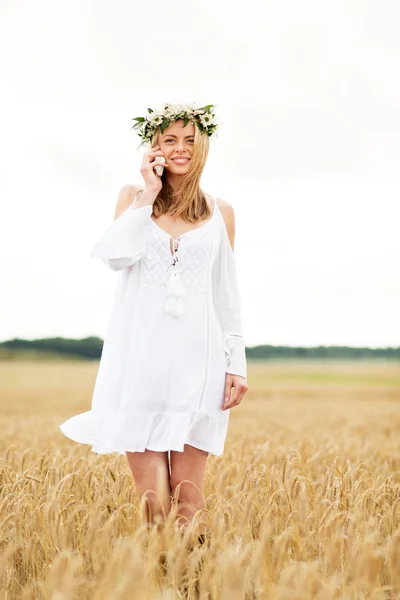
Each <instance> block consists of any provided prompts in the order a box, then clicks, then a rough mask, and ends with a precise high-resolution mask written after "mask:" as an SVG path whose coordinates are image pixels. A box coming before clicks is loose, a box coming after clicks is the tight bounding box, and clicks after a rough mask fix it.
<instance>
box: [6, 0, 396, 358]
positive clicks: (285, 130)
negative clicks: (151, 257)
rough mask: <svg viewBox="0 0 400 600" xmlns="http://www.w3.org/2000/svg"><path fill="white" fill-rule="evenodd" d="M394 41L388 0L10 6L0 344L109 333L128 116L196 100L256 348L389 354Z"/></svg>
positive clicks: (134, 147) (210, 183) (129, 143)
mask: <svg viewBox="0 0 400 600" xmlns="http://www.w3.org/2000/svg"><path fill="white" fill-rule="evenodd" d="M399 31H400V4H399V3H398V2H397V1H395V0H393V1H390V2H389V1H386V0H379V1H378V0H377V1H375V2H371V1H368V0H359V1H356V0H336V2H330V3H327V2H321V0H315V1H310V0H303V1H302V2H298V0H290V1H289V0H287V1H280V2H277V1H275V2H269V1H266V0H264V1H262V2H261V0H258V1H255V0H249V1H247V2H246V3H244V4H243V3H232V2H228V1H224V0H213V1H212V2H210V1H209V0H204V1H203V2H202V3H201V4H199V3H196V4H195V3H194V2H185V3H180V2H173V3H166V2H160V1H158V0H155V1H152V2H147V3H144V2H142V3H140V4H138V3H133V2H128V1H127V0H124V1H121V0H120V1H118V0H117V1H115V2H112V3H111V2H104V1H103V0H96V1H95V0H92V1H88V0H79V1H78V0H69V1H68V2H55V1H54V0H53V1H52V2H50V1H49V0H46V1H44V0H37V1H36V2H32V1H29V2H28V1H24V0H14V1H13V2H11V1H10V0H8V1H7V0H1V1H0V65H1V81H0V83H1V96H0V108H1V112H0V115H1V116H0V118H1V136H0V139H1V151H0V153H1V154H0V164H1V178H0V195H1V201H2V218H1V221H0V256H1V274H0V275H1V284H2V286H1V287H2V290H1V294H0V315H1V317H0V318H1V322H0V338H1V340H2V341H3V340H6V339H10V338H12V337H23V338H28V339H33V338H37V337H48V336H57V335H60V336H66V337H86V336H89V335H99V336H101V337H103V336H104V334H105V330H106V326H107V321H108V316H109V311H110V308H111V304H112V298H113V293H114V286H115V282H116V276H117V274H116V273H114V272H112V271H110V270H109V269H107V267H105V266H104V265H103V264H102V263H101V262H100V261H99V260H98V259H92V258H90V257H89V254H90V251H91V248H92V246H93V245H94V243H95V242H96V241H97V239H98V238H99V237H100V235H101V234H102V233H103V231H104V230H105V229H106V228H107V227H108V225H109V223H110V222H111V221H112V219H113V214H114V207H115V202H116V198H117V195H118V192H119V190H120V188H121V187H122V186H123V185H125V184H127V183H136V184H141V183H142V182H143V180H142V177H141V175H140V172H139V168H140V164H141V160H142V155H143V152H144V149H143V148H142V149H140V150H138V146H139V143H140V139H139V137H138V135H137V133H136V132H135V131H133V130H131V126H132V118H133V117H136V116H140V115H144V114H145V112H146V109H147V107H155V108H156V107H159V106H160V105H162V104H163V103H164V102H189V101H192V100H194V101H196V102H199V103H201V104H215V105H216V111H217V116H218V118H219V120H220V121H222V122H223V123H222V125H221V128H220V132H219V134H218V137H217V138H212V139H211V151H210V154H209V158H208V161H207V165H206V168H205V170H204V174H203V177H202V181H201V185H202V187H203V189H204V190H205V191H207V192H209V193H211V194H213V195H216V196H219V197H220V198H223V199H224V200H227V201H228V202H230V203H231V204H232V205H233V207H234V210H235V214H236V243H235V254H236V262H237V269H238V277H239V284H240V289H241V296H242V310H243V327H244V334H245V338H246V342H247V345H248V346H253V345H256V344H289V345H316V344H333V345H337V344H345V345H352V346H357V345H369V346H388V345H391V346H398V345H399V344H400V319H399V306H400V279H399V258H400V252H399V251H400V235H399V216H400V215H399V212H400V211H399V195H400V169H399V164H400V77H399V73H400V36H399Z"/></svg>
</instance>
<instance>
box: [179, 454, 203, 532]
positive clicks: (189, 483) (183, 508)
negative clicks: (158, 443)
mask: <svg viewBox="0 0 400 600" xmlns="http://www.w3.org/2000/svg"><path fill="white" fill-rule="evenodd" d="M207 458H208V452H205V451H204V450H200V449H199V448H195V447H194V446H190V445H189V444H185V446H184V451H183V452H176V451H175V450H171V478H170V485H171V490H172V494H175V492H177V497H178V513H179V515H180V517H179V518H178V523H179V524H182V525H187V524H188V523H189V522H190V521H191V520H192V518H193V517H194V515H195V514H196V512H197V511H198V510H200V509H202V508H205V506H206V505H205V501H204V491H203V483H204V470H205V467H206V463H207ZM177 488H178V489H177Z"/></svg>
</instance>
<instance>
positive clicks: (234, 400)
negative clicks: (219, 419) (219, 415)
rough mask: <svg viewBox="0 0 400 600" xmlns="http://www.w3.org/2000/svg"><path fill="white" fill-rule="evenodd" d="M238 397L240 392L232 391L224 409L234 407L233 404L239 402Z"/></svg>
mask: <svg viewBox="0 0 400 600" xmlns="http://www.w3.org/2000/svg"><path fill="white" fill-rule="evenodd" d="M237 399H238V394H237V392H236V390H235V391H234V392H233V393H232V395H231V398H230V399H229V400H228V402H225V404H224V408H223V410H227V409H228V408H232V407H233V406H235V404H237Z"/></svg>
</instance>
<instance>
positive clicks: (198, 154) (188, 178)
mask: <svg viewBox="0 0 400 600" xmlns="http://www.w3.org/2000/svg"><path fill="white" fill-rule="evenodd" d="M178 120H182V119H177V121H178ZM160 135H161V130H160V127H157V129H156V131H155V133H154V135H153V137H152V140H151V147H152V148H154V147H155V146H157V145H158V141H159V139H160ZM209 149H210V140H209V136H208V135H207V134H206V133H202V132H201V131H200V130H199V128H198V127H197V125H195V126H194V144H193V154H192V157H191V160H190V162H189V170H188V172H187V173H186V174H185V175H183V176H182V181H181V185H180V188H179V190H176V191H174V190H173V188H172V187H171V186H170V185H169V184H168V182H167V179H166V173H167V169H164V172H163V174H162V176H161V181H162V184H163V186H162V189H161V190H160V192H159V194H158V196H157V198H156V199H155V201H154V204H153V213H154V215H155V217H156V218H158V217H159V216H160V215H163V214H164V213H166V212H168V213H169V214H171V215H176V216H179V217H181V218H182V219H183V220H184V221H186V222H188V223H196V222H197V221H202V220H205V219H208V218H209V217H210V216H211V211H210V207H209V204H208V202H207V200H206V197H205V194H204V192H203V191H202V190H201V188H200V178H201V175H202V173H203V169H204V166H205V164H206V160H207V156H208V152H209Z"/></svg>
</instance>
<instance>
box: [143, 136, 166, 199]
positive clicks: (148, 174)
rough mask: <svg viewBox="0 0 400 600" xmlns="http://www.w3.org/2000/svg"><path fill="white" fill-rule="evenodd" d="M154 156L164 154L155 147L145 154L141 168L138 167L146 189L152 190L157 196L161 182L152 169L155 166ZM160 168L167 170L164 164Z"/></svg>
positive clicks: (158, 147)
mask: <svg viewBox="0 0 400 600" xmlns="http://www.w3.org/2000/svg"><path fill="white" fill-rule="evenodd" d="M156 156H164V153H163V152H162V151H161V150H160V146H155V147H154V148H152V149H151V150H149V151H148V152H145V153H144V155H143V162H142V166H141V167H140V172H141V174H142V177H143V179H144V182H145V185H146V188H148V189H151V190H153V191H154V192H156V193H157V194H158V192H159V191H160V190H161V189H162V181H161V177H160V176H159V175H157V173H156V171H155V170H154V167H155V166H156V165H157V163H156V162H155V158H156ZM161 166H163V167H165V168H168V165H167V164H166V163H164V164H162V165H161Z"/></svg>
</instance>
